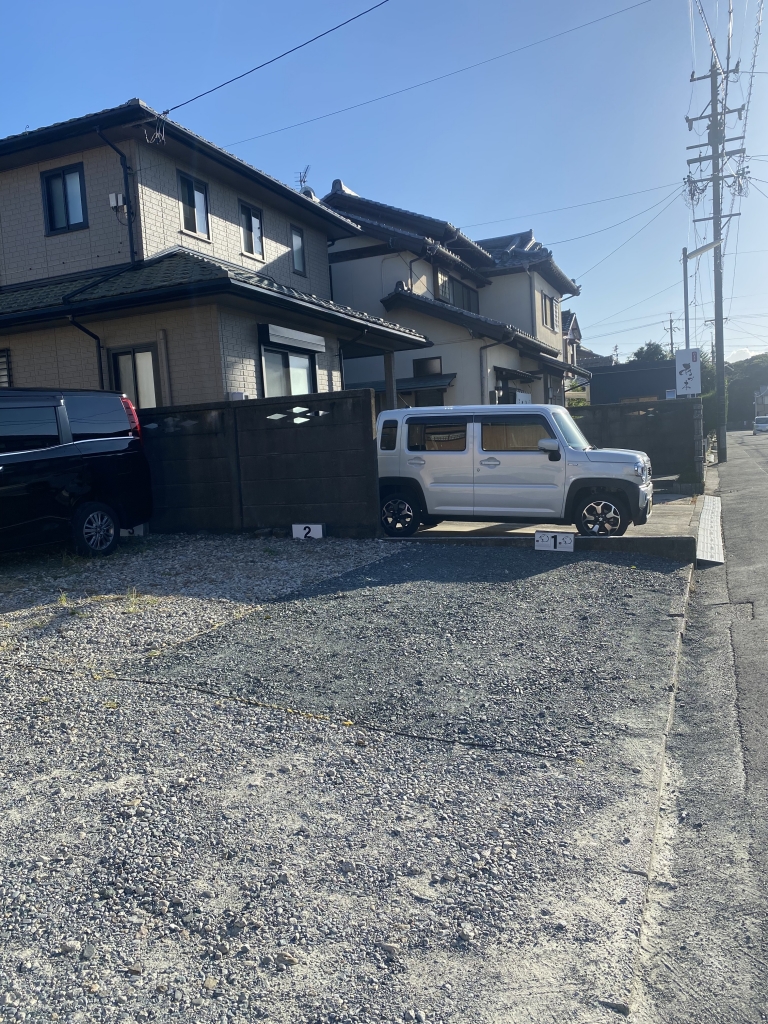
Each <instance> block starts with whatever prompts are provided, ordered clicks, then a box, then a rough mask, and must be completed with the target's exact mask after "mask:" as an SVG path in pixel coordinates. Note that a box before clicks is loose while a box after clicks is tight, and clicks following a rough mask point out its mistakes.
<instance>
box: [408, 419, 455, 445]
mask: <svg viewBox="0 0 768 1024" xmlns="http://www.w3.org/2000/svg"><path fill="white" fill-rule="evenodd" d="M466 450H467V421H466V419H463V418H461V419H459V418H457V419H453V418H450V419H449V418H448V417H447V416H444V417H437V416H435V417H426V416H425V417H421V416H419V417H410V418H409V419H408V451H411V452H463V451H466Z"/></svg>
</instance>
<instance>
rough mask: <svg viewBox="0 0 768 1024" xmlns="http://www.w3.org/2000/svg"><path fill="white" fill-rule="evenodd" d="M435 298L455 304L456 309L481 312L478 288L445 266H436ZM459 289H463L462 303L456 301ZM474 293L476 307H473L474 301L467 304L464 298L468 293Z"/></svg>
mask: <svg viewBox="0 0 768 1024" xmlns="http://www.w3.org/2000/svg"><path fill="white" fill-rule="evenodd" d="M434 289H435V298H436V299H438V301H440V302H445V303H447V304H448V305H449V306H453V307H454V308H455V309H463V310H464V312H465V313H476V314H479V313H480V292H479V291H478V290H477V288H473V287H472V285H469V284H465V283H464V282H463V281H461V280H460V279H459V278H458V277H454V276H453V275H452V274H450V273H449V272H448V271H447V270H445V268H444V267H438V266H436V267H435V283H434ZM457 289H460V290H461V296H462V300H461V303H458V302H456V301H455V298H456V295H455V292H456V290H457ZM467 293H469V294H470V295H473V296H474V297H475V298H474V305H475V306H476V308H475V309H472V308H471V307H472V302H471V301H468V304H465V302H464V299H465V296H466V294H467Z"/></svg>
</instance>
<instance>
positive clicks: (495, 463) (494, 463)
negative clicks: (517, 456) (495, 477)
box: [480, 459, 501, 469]
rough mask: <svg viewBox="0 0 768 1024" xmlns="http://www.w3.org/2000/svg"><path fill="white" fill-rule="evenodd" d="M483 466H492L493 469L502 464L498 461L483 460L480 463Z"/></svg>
mask: <svg viewBox="0 0 768 1024" xmlns="http://www.w3.org/2000/svg"><path fill="white" fill-rule="evenodd" d="M480 465H481V466H490V467H491V469H493V467H494V466H500V465H501V463H500V462H499V460H498V459H482V461H481V462H480Z"/></svg>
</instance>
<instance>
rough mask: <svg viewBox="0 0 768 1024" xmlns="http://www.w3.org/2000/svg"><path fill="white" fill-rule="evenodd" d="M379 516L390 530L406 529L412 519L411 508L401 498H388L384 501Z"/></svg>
mask: <svg viewBox="0 0 768 1024" xmlns="http://www.w3.org/2000/svg"><path fill="white" fill-rule="evenodd" d="M381 518H382V522H383V523H384V525H385V526H386V527H388V528H389V529H390V530H394V531H399V530H407V529H408V527H409V526H410V525H411V524H412V523H413V520H414V513H413V508H412V507H411V505H410V504H409V503H408V502H407V501H405V500H404V499H403V498H390V500H389V501H387V502H385V503H384V507H383V508H382V510H381Z"/></svg>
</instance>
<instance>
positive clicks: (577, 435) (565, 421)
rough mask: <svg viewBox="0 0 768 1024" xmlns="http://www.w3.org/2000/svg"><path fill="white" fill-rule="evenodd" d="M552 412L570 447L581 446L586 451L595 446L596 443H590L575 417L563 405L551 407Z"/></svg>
mask: <svg viewBox="0 0 768 1024" xmlns="http://www.w3.org/2000/svg"><path fill="white" fill-rule="evenodd" d="M550 412H551V413H552V415H553V416H554V418H555V423H557V425H558V427H559V428H560V433H561V434H562V435H563V437H564V438H565V442H566V444H567V445H568V447H569V448H581V450H582V451H585V450H586V449H587V448H594V445H592V444H590V443H589V441H588V440H587V439H586V437H584V435H583V434H582V432H581V431H580V430H579V428H578V427H577V426H576V424H575V423H574V420H573V417H572V416H571V414H570V413H569V412H567V411H566V410H565V409H563V408H562V407H560V408H552V407H550Z"/></svg>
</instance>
